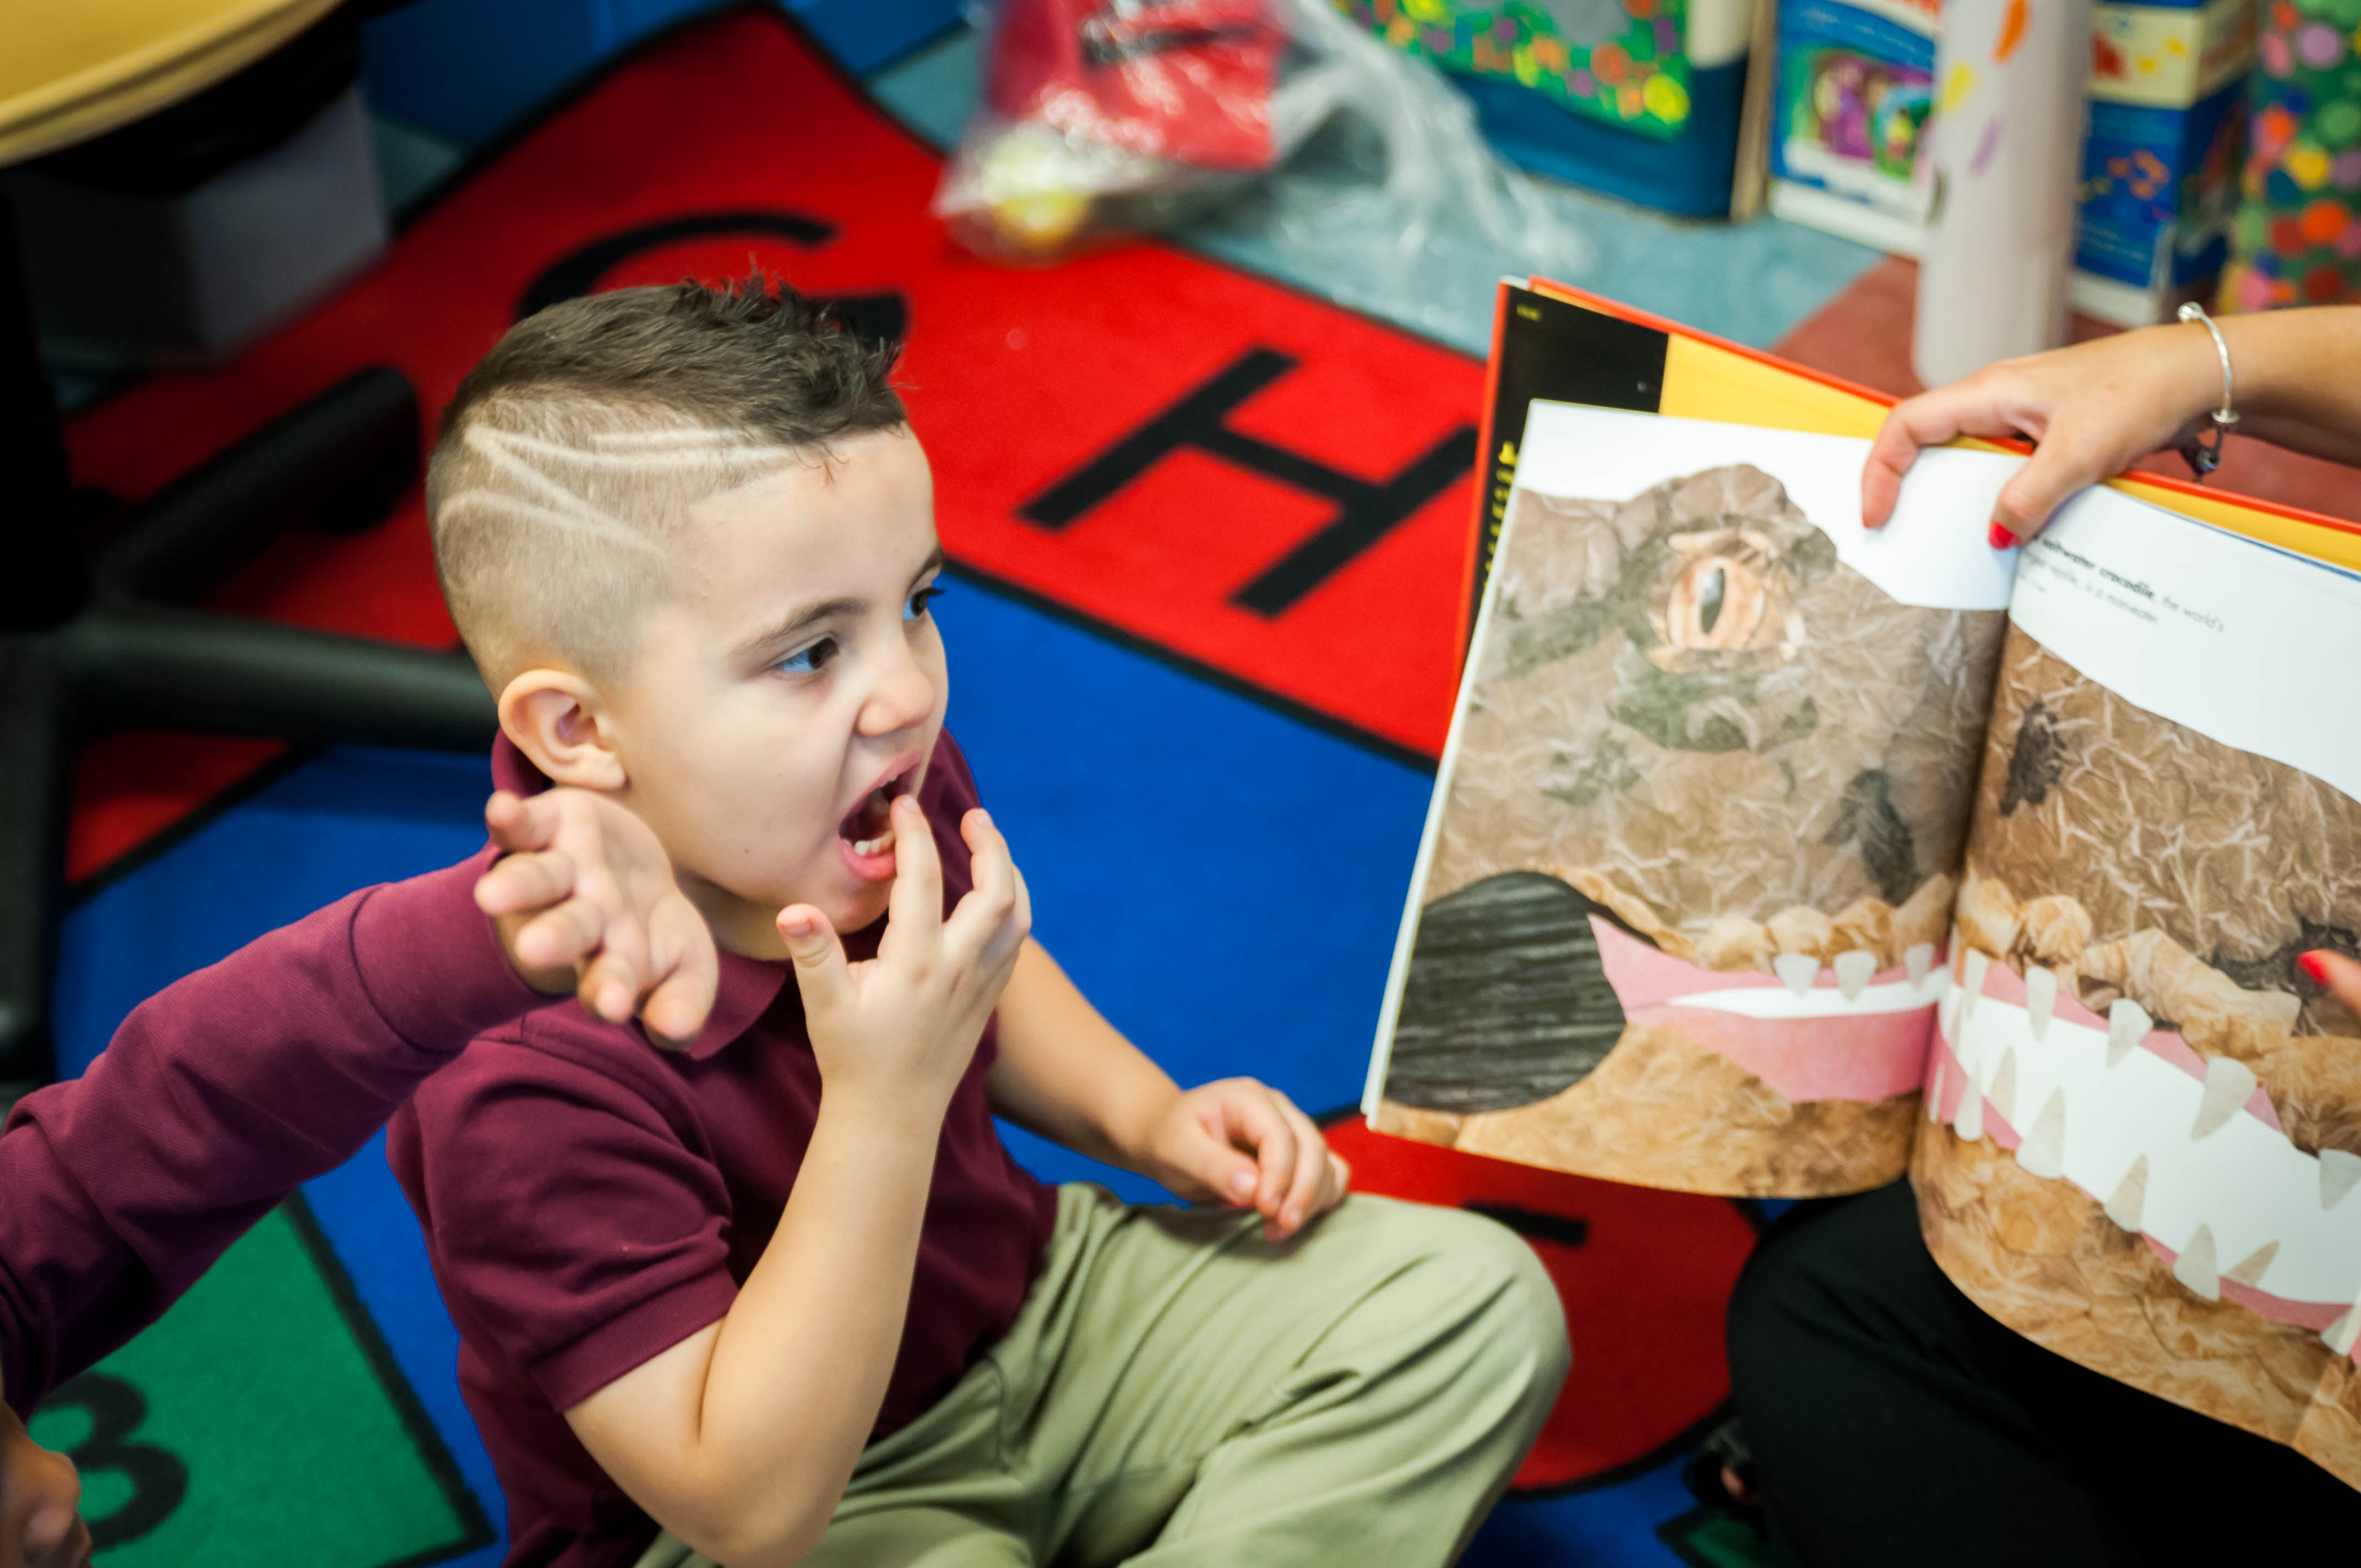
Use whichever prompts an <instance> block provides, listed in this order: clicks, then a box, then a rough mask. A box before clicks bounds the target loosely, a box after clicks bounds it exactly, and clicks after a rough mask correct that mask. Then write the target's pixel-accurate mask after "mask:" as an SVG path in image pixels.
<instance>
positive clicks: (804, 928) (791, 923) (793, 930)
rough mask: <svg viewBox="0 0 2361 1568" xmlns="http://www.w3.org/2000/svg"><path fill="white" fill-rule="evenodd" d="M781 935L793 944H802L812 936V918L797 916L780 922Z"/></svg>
mask: <svg viewBox="0 0 2361 1568" xmlns="http://www.w3.org/2000/svg"><path fill="white" fill-rule="evenodd" d="M779 934H780V935H781V936H783V937H785V938H787V939H788V940H789V941H792V942H800V941H802V940H803V939H804V938H806V937H808V936H810V935H811V934H812V923H811V916H808V915H797V916H794V917H793V918H791V919H783V920H781V921H780V922H779Z"/></svg>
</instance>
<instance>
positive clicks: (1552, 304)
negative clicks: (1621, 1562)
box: [1366, 286, 2361, 1486]
mask: <svg viewBox="0 0 2361 1568" xmlns="http://www.w3.org/2000/svg"><path fill="white" fill-rule="evenodd" d="M1520 309H1529V310H1532V312H1533V313H1534V314H1533V317H1532V320H1533V321H1535V322H1540V321H1541V320H1542V319H1543V314H1544V313H1548V314H1556V313H1564V312H1578V313H1581V314H1582V315H1587V316H1592V317H1596V318H1598V321H1600V322H1602V323H1609V325H1607V326H1606V327H1604V328H1602V329H1601V330H1602V332H1603V333H1604V340H1605V341H1607V342H1608V343H1609V345H1610V352H1609V354H1608V355H1607V358H1608V359H1609V360H1611V361H1613V367H1612V370H1611V373H1602V372H1600V371H1599V370H1598V363H1599V361H1598V359H1597V358H1596V357H1592V358H1589V359H1587V360H1585V361H1584V363H1587V364H1588V365H1589V366H1590V369H1589V370H1587V371H1582V372H1579V373H1578V374H1577V375H1576V382H1577V383H1578V381H1579V375H1580V374H1588V375H1590V376H1591V377H1592V378H1593V379H1594V381H1599V382H1603V383H1604V389H1605V390H1607V391H1609V392H1610V393H1612V394H1614V396H1613V398H1612V400H1613V401H1615V402H1620V405H1621V406H1620V407H1615V406H1604V407H1602V406H1596V405H1597V404H1598V402H1605V401H1609V399H1608V398H1595V397H1594V395H1593V394H1592V392H1591V391H1590V390H1589V389H1588V388H1587V387H1585V386H1582V385H1579V384H1576V385H1575V386H1574V388H1573V394H1572V395H1573V396H1574V397H1576V398H1578V399H1579V400H1551V393H1552V390H1553V388H1552V387H1551V386H1550V385H1549V383H1550V382H1551V381H1552V379H1553V377H1552V375H1551V374H1550V373H1549V370H1548V367H1547V366H1546V365H1543V366H1538V367H1537V366H1536V364H1535V363H1533V361H1532V356H1534V355H1539V354H1549V355H1557V356H1565V355H1566V354H1567V353H1568V352H1569V350H1568V348H1567V345H1568V344H1569V343H1574V344H1577V348H1576V350H1575V351H1573V352H1575V353H1576V358H1578V359H1579V358H1581V357H1582V356H1580V355H1579V352H1578V340H1579V338H1580V334H1581V333H1582V332H1584V331H1587V330H1590V329H1589V328H1588V326H1587V324H1586V323H1582V322H1580V321H1572V320H1570V319H1565V318H1561V319H1560V320H1559V321H1558V323H1557V324H1558V326H1559V327H1560V328H1564V329H1565V330H1564V331H1559V332H1557V333H1556V334H1555V335H1554V336H1552V335H1551V334H1548V333H1536V334H1528V335H1527V337H1526V338H1525V349H1524V353H1525V355H1526V356H1527V357H1526V362H1525V363H1523V364H1519V363H1516V362H1515V360H1516V352H1515V350H1514V345H1513V343H1512V341H1511V339H1512V334H1513V328H1514V321H1515V316H1514V313H1515V312H1517V311H1518V310H1520ZM1502 314H1503V331H1502V334H1501V338H1502V342H1501V344H1500V345H1496V352H1495V365H1494V367H1493V381H1494V384H1495V386H1496V388H1499V389H1505V392H1504V396H1509V397H1513V396H1516V395H1518V394H1519V393H1521V392H1524V393H1525V395H1526V397H1527V401H1526V402H1525V403H1524V404H1523V405H1522V406H1521V407H1520V408H1518V409H1515V410H1506V407H1505V403H1502V404H1499V405H1496V408H1495V409H1494V411H1492V416H1491V421H1490V423H1491V426H1492V429H1491V431H1490V433H1488V437H1487V444H1486V455H1487V457H1488V459H1490V461H1491V462H1492V465H1493V472H1494V477H1495V480H1496V482H1495V484H1494V485H1493V487H1492V488H1491V493H1489V494H1488V496H1487V497H1486V498H1485V499H1484V502H1483V505H1484V507H1485V514H1484V515H1485V518H1486V520H1487V521H1497V523H1498V525H1499V527H1498V532H1497V534H1490V535H1487V536H1484V537H1482V538H1481V540H1480V542H1479V545H1478V550H1479V556H1478V561H1477V565H1478V570H1477V572H1475V573H1473V574H1471V575H1472V576H1474V577H1475V578H1476V580H1477V581H1479V582H1480V584H1481V589H1480V594H1477V595H1476V596H1474V597H1473V598H1472V600H1471V602H1473V603H1474V604H1475V606H1476V613H1475V615H1474V618H1473V630H1472V640H1471V642H1470V646H1469V652H1468V657H1467V662H1466V673H1465V676H1464V679H1463V683H1462V685H1461V689H1460V694H1459V699H1458V707H1457V709H1456V712H1455V717H1454V719H1453V723H1452V728H1451V733H1450V740H1449V743H1448V745H1447V747H1446V749H1445V751H1444V757H1443V762H1442V766H1441V770H1440V772H1439V774H1438V777H1437V780H1436V786H1435V793H1434V798H1433V806H1432V807H1431V810H1430V813H1429V816H1428V819H1427V824H1426V829H1425V834H1424V837H1423V839H1422V844H1421V848H1420V852H1419V857H1418V861H1417V865H1416V869H1415V872H1414V873H1413V878H1412V886H1411V894H1410V898H1409V901H1408V908H1407V910H1406V913H1405V917H1404V920H1403V924H1402V928H1401V934H1400V939H1399V942H1398V944H1397V947H1396V951H1395V955H1394V961H1393V967H1392V971H1391V974H1390V978H1389V984H1388V989H1387V994H1386V998H1385V1002H1384V1005H1383V1009H1382V1013H1381V1016H1380V1020H1379V1025H1378V1038H1377V1043H1376V1049H1375V1053H1374V1058H1373V1061H1372V1064H1371V1069H1370V1075H1369V1089H1368V1096H1367V1107H1366V1108H1367V1112H1368V1113H1369V1116H1370V1119H1371V1122H1372V1124H1374V1125H1375V1126H1377V1127H1378V1129H1380V1130H1382V1131H1386V1132H1389V1133H1393V1134H1397V1135H1404V1136H1409V1137H1413V1138H1419V1139H1423V1140H1426V1141H1429V1142H1433V1143H1439V1144H1445V1145H1449V1146H1453V1147H1455V1148H1458V1149H1461V1150H1465V1151H1467V1152H1470V1153H1474V1154H1479V1155H1488V1156H1493V1157H1499V1158H1504V1159H1510V1160H1517V1161H1521V1162H1524V1163H1527V1164H1532V1165H1539V1166H1547V1167H1551V1168H1557V1169H1564V1170H1570V1171H1576V1172H1579V1173H1582V1174H1585V1175H1589V1176H1594V1177H1601V1178H1606V1179H1614V1180H1622V1181H1632V1182H1640V1183H1643V1184H1647V1185H1651V1186H1657V1187H1667V1188H1677V1189H1684V1190H1693V1191H1701V1192H1718V1193H1728V1194H1734V1195H1753V1196H1783V1197H1811V1196H1819V1195H1830V1194H1838V1193H1846V1192H1853V1191H1859V1190H1865V1189H1868V1188H1871V1187H1875V1186H1879V1185H1882V1184H1884V1183H1887V1182H1890V1181H1893V1180H1894V1179H1897V1178H1900V1177H1902V1176H1904V1175H1905V1174H1907V1175H1908V1176H1909V1178H1910V1179H1911V1181H1912V1184H1913V1187H1914V1188H1915V1190H1916V1194H1917V1199H1918V1208H1919V1213H1920V1217H1921V1222H1922V1225H1923V1227H1924V1230H1925V1233H1926V1236H1927V1244H1928V1246H1929V1248H1930V1250H1931V1251H1932V1253H1933V1255H1934V1256H1935V1258H1936V1260H1937V1262H1938V1264H1939V1265H1940V1266H1942V1268H1943V1269H1944V1271H1945V1273H1946V1274H1947V1275H1949V1277H1950V1278H1951V1279H1952V1280H1953V1281H1954V1282H1955V1283H1957V1284H1958V1285H1959V1286H1960V1288H1962V1289H1963V1290H1964V1291H1966V1292H1967V1293H1968V1295H1969V1296H1970V1297H1971V1298H1972V1299H1975V1300H1976V1301H1977V1302H1978V1303H1979V1304H1980V1305H1981V1306H1982V1307H1983V1308H1984V1309H1985V1310H1987V1311H1989V1312H1991V1313H1992V1314H1993V1316H1995V1317H1997V1318H1999V1319H2000V1320H2001V1321H2004V1322H2006V1323H2008V1324H2009V1325H2011V1326H2012V1327H2014V1328H2015V1329H2017V1330H2018V1331H2019V1332H2023V1333H2025V1334H2026V1335H2027V1336H2029V1337H2031V1338H2033V1339H2035V1340H2036V1341H2037V1342H2038V1343H2042V1344H2044V1345H2047V1346H2048V1347H2049V1348H2050V1349H2052V1350H2055V1351H2058V1352H2059V1353H2060V1354H2065V1355H2068V1356H2070V1357H2071V1358H2072V1359H2074V1360H2076V1361H2078V1362H2081V1363H2082V1364H2083V1365H2089V1366H2092V1367H2093V1368H2095V1369H2097V1370H2099V1371H2101V1372H2103V1373H2106V1374H2108V1375H2110V1376H2115V1377H2117V1378H2119V1379H2122V1380H2123V1381H2125V1382H2128V1383H2131V1384H2133V1385H2135V1386H2136V1387H2143V1388H2147V1389H2148V1390H2150V1391H2152V1392H2154V1393H2157V1394H2159V1395H2162V1396H2164V1397H2165V1398H2170V1399H2174V1400H2176V1401H2178V1402H2180V1403H2182V1404H2185V1405H2188V1406H2190V1407H2191V1408H2194V1409H2200V1410H2202V1411H2204V1412H2206V1413H2208V1414H2211V1415H2213V1416H2216V1417H2218V1418H2219V1419H2222V1420H2229V1421H2232V1422H2234V1423H2235V1424H2237V1425H2240V1426H2243V1427H2246V1428H2248V1429H2249V1430H2252V1431H2257V1432H2261V1433H2264V1434H2265V1435H2268V1436H2270V1437H2272V1438H2275V1439H2276V1440H2278V1441H2279V1442H2286V1443H2290V1444H2291V1445H2293V1446H2294V1447H2296V1448H2298V1449H2300V1450H2301V1451H2302V1452H2304V1453H2308V1454H2310V1455H2311V1456H2312V1458H2313V1459H2315V1460H2316V1461H2318V1462H2319V1463H2320V1464H2323V1465H2324V1466H2326V1467H2327V1468H2329V1469H2330V1470H2332V1471H2334V1473H2336V1474H2337V1475H2340V1476H2342V1477H2343V1478H2344V1479H2345V1480H2346V1481H2347V1482H2349V1483H2351V1484H2354V1485H2356V1486H2361V1375H2356V1368H2355V1365H2354V1352H2355V1343H2356V1337H2361V1306H2356V1301H2361V1197H2356V1196H2354V1194H2353V1189H2354V1187H2355V1186H2356V1183H2361V1018H2356V1017H2355V1016H2354V1014H2351V1013H2350V1012H2348V1011H2347V1010H2345V1008H2344V1007H2343V1006H2342V1005H2341V1004H2340V1003H2337V1002H2335V1001H2334V999H2333V998H2331V997H2329V996H2328V995H2326V994H2325V993H2324V992H2323V991H2322V989H2321V988H2320V987H2319V986H2318V985H2316V984H2315V983H2313V982H2312V981H2311V979H2310V978H2309V977H2308V976H2306V975H2305V974H2304V972H2303V971H2302V970H2301V968H2300V967H2299V965H2298V962H2297V959H2298V956H2299V955H2300V954H2301V953H2303V952H2305V951H2308V950H2311V949H2312V948H2337V949H2339V950H2342V951H2344V952H2346V953H2353V952H2355V951H2356V934H2357V933H2361V723H2356V722H2354V721H2353V720H2352V719H2351V718H2349V717H2348V716H2347V715H2346V714H2345V712H2344V710H2343V707H2342V705H2341V704H2340V703H2339V701H2338V699H2337V696H2336V695H2335V694H2336V692H2337V691H2338V689H2339V683H2341V682H2342V681H2344V680H2345V679H2347V678H2350V676H2351V673H2352V672H2356V671H2361V575H2356V573H2355V572H2354V571H2353V570H2352V566H2353V565H2354V563H2355V561H2356V543H2361V541H2356V531H2355V530H2353V529H2351V528H2350V527H2349V526H2348V525H2345V524H2340V523H2335V522H2333V521H2330V520H2327V519H2311V518H2307V517H2304V516H2301V515H2299V514H2292V513H2287V512H2280V511H2273V510H2271V509H2264V508H2255V507H2242V506H2241V505H2239V504H2238V503H2234V502H2228V501H2226V500H2225V499H2223V498H2216V497H2209V496H2203V495H2202V493H2199V494H2197V495H2193V496H2192V495H2187V494H2184V493H2183V492H2182V490H2181V489H2180V488H2174V487H2169V486H2158V485H2155V484H2153V483H2146V482H2135V483H2132V484H2128V485H2119V486H2111V487H2103V488H2096V489H2093V490H2091V491H2088V492H2086V493H2085V494H2083V495H2082V496H2081V497H2079V498H2077V499H2074V500H2072V501H2071V502H2070V503H2069V504H2068V505H2067V506H2066V507H2065V508H2064V509H2062V510H2060V511H2059V514H2058V515H2057V517H2056V518H2055V519H2054V520H2053V521H2052V522H2051V523H2050V525H2049V526H2048V529H2047V530H2046V531H2045V532H2043V533H2042V534H2040V535H2039V536H2038V537H2037V539H2036V540H2034V541H2033V542H2032V543H2030V544H2028V545H2026V547H2024V548H2022V549H2019V550H2013V551H2006V552H1998V551H1994V550H1993V549H1992V548H1991V547H1990V545H1989V543H1987V541H1986V532H1987V529H1988V526H1989V523H1990V520H1991V518H1992V516H1993V502H1994V499H1995V498H1996V497H1997V495H1998V493H1999V490H2000V488H2001V487H2002V485H2003V484H2004V483H2005V482H2006V480H2007V479H2008V478H2009V477H2010V476H2011V475H2012V474H2013V473H2014V472H2015V470H2016V468H2017V467H2018V466H2021V465H2022V463H2023V462H2024V461H2025V459H2024V458H2023V456H2022V455H2014V454H2009V453H2004V452H2001V451H1999V450H1996V449H1985V450H1966V449H1958V448H1941V449H1936V450H1931V451H1928V452H1927V453H1925V454H1923V455H1921V456H1920V458H1919V460H1918V462H1917V464H1916V466H1915V467H1914V468H1913V469H1912V471H1911V473H1910V476H1909V477H1908V479H1907V481H1906V482H1905V485H1904V488H1903V491H1902V497H1901V499H1900V502H1899V504H1898V505H1897V507H1896V509H1895V511H1894V517H1893V520H1892V521H1890V522H1889V523H1888V524H1887V525H1886V526H1885V527H1884V528H1883V529H1880V530H1875V531H1872V530H1869V529H1865V528H1864V527H1863V526H1862V525H1861V502H1860V494H1861V467H1862V463H1863V460H1864V458H1865V457H1866V455H1867V452H1868V441H1867V439H1866V435H1867V433H1868V432H1869V431H1870V430H1873V429H1874V427H1875V424H1876V422H1877V418H1878V416H1879V415H1880V414H1881V413H1882V408H1880V406H1879V405H1878V403H1877V401H1876V400H1873V399H1870V398H1867V397H1865V396H1863V395H1861V394H1858V393H1854V392H1851V391H1850V390H1848V389H1842V388H1839V387H1832V386H1829V385H1828V384H1826V383H1821V382H1817V381H1816V380H1814V379H1812V378H1807V377H1805V376H1803V375H1801V374H1800V373H1795V372H1789V371H1785V370H1783V369H1781V368H1779V367H1775V366H1773V365H1770V364H1768V363H1767V362H1763V361H1760V360H1759V359H1757V358H1755V357H1753V356H1744V355H1743V353H1742V351H1738V350H1734V349H1730V348H1728V347H1727V346H1726V345H1713V344H1712V343H1710V341H1709V340H1703V339H1698V338H1695V337H1693V336H1689V335H1687V334H1681V333H1679V332H1678V331H1677V330H1676V329H1671V328H1669V327H1665V326H1663V325H1662V324H1650V323H1647V322H1645V320H1644V319H1635V318H1634V317H1633V316H1632V314H1631V313H1621V312H1618V311H1616V310H1615V309H1614V308H1612V307H1606V306H1604V304H1603V302H1587V303H1586V302H1581V301H1580V300H1578V299H1569V298H1567V297H1566V291H1549V290H1546V289H1543V288H1527V287H1521V286H1518V287H1510V288H1506V289H1504V291H1503V310H1502ZM1635 328H1636V329H1638V330H1642V331H1645V332H1647V333H1648V334H1651V335H1652V337H1653V339H1654V341H1655V343H1656V345H1657V357H1656V358H1655V360H1654V361H1653V363H1654V366H1655V368H1654V370H1653V372H1651V371H1650V369H1649V361H1648V357H1647V356H1646V355H1645V354H1641V355H1640V356H1639V357H1638V358H1637V359H1634V358H1632V356H1631V350H1633V348H1634V345H1636V344H1637V343H1638V339H1636V338H1635V337H1634V336H1633V335H1632V332H1633V330H1634V329H1635ZM1536 345H1538V346H1536ZM1619 356H1620V357H1619ZM1712 356H1722V357H1720V358H1714V357H1712ZM1685 377H1686V381H1687V384H1686V386H1684V385H1683V381H1684V378H1685ZM1558 379H1559V383H1560V386H1561V387H1563V386H1565V384H1566V383H1565V378H1558ZM1627 385H1628V387H1629V388H1630V390H1628V391H1623V390H1619V389H1624V388H1626V387H1627ZM1528 388H1535V390H1532V391H1531V392H1526V391H1525V389H1528ZM1557 396H1558V397H1560V398H1565V397H1566V396H1567V392H1566V391H1565V390H1558V391H1557ZM1685 412H1693V413H1697V414H1701V415H1703V416H1704V417H1683V414H1684V413H1685ZM1750 414H1752V415H1757V416H1760V421H1761V422H1759V423H1747V422H1735V421H1741V420H1744V419H1746V418H1747V417H1748V416H1749V415H1750ZM1782 427H1784V428H1782ZM1815 427H1817V428H1815ZM1848 430H1850V432H1851V433H1842V432H1846V431H1848ZM2159 502H2161V503H2162V504H2158V503H2159ZM2192 514H2195V515H2192ZM2201 516H2202V517H2203V518H2204V519H2205V520H2204V521H2200V517H2201Z"/></svg>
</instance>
